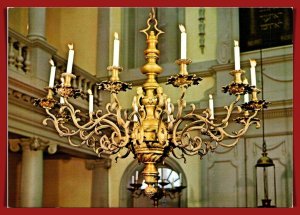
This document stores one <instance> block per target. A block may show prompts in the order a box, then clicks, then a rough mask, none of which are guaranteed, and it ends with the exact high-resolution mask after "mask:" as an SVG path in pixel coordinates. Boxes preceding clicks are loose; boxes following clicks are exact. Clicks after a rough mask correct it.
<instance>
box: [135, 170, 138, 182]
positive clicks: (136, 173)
mask: <svg viewBox="0 0 300 215" xmlns="http://www.w3.org/2000/svg"><path fill="white" fill-rule="evenodd" d="M138 179H139V172H138V171H135V180H136V181H137V180H138Z"/></svg>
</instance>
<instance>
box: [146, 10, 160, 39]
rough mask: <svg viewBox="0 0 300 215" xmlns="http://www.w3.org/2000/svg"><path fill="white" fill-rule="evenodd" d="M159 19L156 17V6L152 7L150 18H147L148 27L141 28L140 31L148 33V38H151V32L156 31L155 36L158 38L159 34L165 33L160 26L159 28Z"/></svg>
mask: <svg viewBox="0 0 300 215" xmlns="http://www.w3.org/2000/svg"><path fill="white" fill-rule="evenodd" d="M157 24H158V22H157V19H156V17H155V10H154V8H151V12H150V13H149V18H148V20H147V27H146V28H145V29H143V30H140V32H143V33H144V34H146V37H147V39H148V38H149V33H148V31H149V30H150V31H149V32H152V31H153V32H154V31H155V32H154V35H155V38H156V39H158V36H159V35H160V34H163V33H165V32H163V31H162V30H160V29H159V28H157Z"/></svg>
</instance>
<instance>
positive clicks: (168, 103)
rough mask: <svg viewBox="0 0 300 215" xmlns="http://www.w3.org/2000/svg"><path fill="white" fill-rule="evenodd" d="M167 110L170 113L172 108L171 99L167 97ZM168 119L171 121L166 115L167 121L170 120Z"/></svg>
mask: <svg viewBox="0 0 300 215" xmlns="http://www.w3.org/2000/svg"><path fill="white" fill-rule="evenodd" d="M167 111H168V113H171V111H172V108H171V99H170V98H167ZM170 121H171V118H170V116H169V115H168V122H170Z"/></svg>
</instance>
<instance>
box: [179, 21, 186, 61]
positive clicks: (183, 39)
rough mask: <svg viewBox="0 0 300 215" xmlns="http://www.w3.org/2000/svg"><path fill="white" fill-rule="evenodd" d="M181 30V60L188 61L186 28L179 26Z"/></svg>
mask: <svg viewBox="0 0 300 215" xmlns="http://www.w3.org/2000/svg"><path fill="white" fill-rule="evenodd" d="M179 29H180V31H181V50H180V51H181V52H180V58H181V59H186V42H187V40H186V32H185V27H184V26H183V25H179Z"/></svg>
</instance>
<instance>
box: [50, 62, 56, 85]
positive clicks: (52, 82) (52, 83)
mask: <svg viewBox="0 0 300 215" xmlns="http://www.w3.org/2000/svg"><path fill="white" fill-rule="evenodd" d="M49 63H50V64H51V70H50V80H49V87H50V88H53V87H54V80H55V70H56V66H54V62H53V60H52V59H50V61H49Z"/></svg>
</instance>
